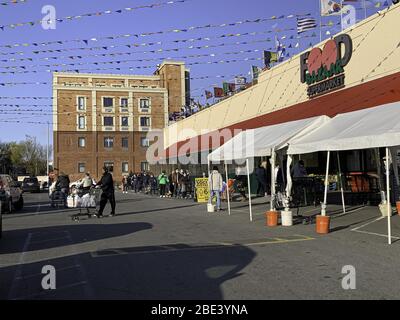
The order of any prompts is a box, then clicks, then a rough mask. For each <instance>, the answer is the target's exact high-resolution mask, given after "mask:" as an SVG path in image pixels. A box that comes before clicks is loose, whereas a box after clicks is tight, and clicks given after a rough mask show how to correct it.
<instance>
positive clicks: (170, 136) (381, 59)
mask: <svg viewBox="0 0 400 320" xmlns="http://www.w3.org/2000/svg"><path fill="white" fill-rule="evenodd" d="M398 21H400V5H395V6H392V7H390V8H388V9H385V10H384V11H382V12H379V13H377V14H375V15H373V16H371V17H369V18H368V19H366V20H363V21H361V22H360V23H358V24H357V25H355V26H353V27H351V28H350V29H349V30H345V31H344V32H343V33H342V34H338V35H337V36H335V37H333V38H332V39H330V40H326V41H324V42H322V43H320V44H319V45H317V46H316V47H314V48H310V49H309V50H307V51H306V52H303V53H301V54H299V55H297V56H294V57H292V58H290V59H289V60H288V61H285V62H284V63H281V64H279V65H277V66H275V67H273V68H272V69H270V70H267V71H264V72H262V73H261V74H260V76H259V79H258V83H257V84H255V85H253V86H251V87H250V88H248V89H246V90H245V91H242V92H240V93H237V94H235V95H234V96H232V97H230V98H228V99H225V100H223V101H221V102H220V103H217V104H215V105H213V106H211V107H209V108H207V109H205V110H203V111H201V112H199V113H197V114H195V115H193V116H191V117H189V118H187V119H185V120H182V121H180V122H178V123H175V124H173V125H171V126H169V127H168V128H166V129H165V130H164V147H165V152H164V154H163V155H162V156H161V157H160V158H161V159H164V160H166V161H167V162H169V163H172V165H169V166H166V165H161V166H157V168H158V169H160V168H163V169H165V170H170V169H171V168H172V167H188V168H189V169H190V170H191V171H192V172H193V173H194V174H195V175H201V173H202V172H206V171H207V160H206V159H207V155H208V153H209V152H210V151H212V150H214V149H216V148H217V147H219V146H220V145H221V144H223V143H224V142H226V141H227V140H229V139H230V138H231V137H232V136H234V135H236V134H237V133H238V132H240V131H241V130H246V129H252V128H259V127H263V126H268V125H274V124H279V123H285V122H289V121H295V120H301V119H307V118H311V117H315V116H320V115H326V116H328V117H334V116H336V115H337V114H340V113H346V112H351V111H356V110H361V109H365V108H371V107H376V106H379V105H383V104H387V103H391V102H396V101H400V39H399V38H398V37H396V36H394V35H395V34H394V33H393V31H394V30H397V29H398ZM389 34H390V35H392V36H390V37H388V36H387V35H389ZM381 152H383V150H381ZM189 156H190V161H189V162H191V163H190V164H189V165H187V164H185V165H182V164H181V163H187V162H188V161H187V159H188V157H189ZM299 157H301V159H302V160H304V161H305V163H306V167H307V170H308V173H309V174H314V175H323V174H324V167H325V157H326V155H325V154H324V153H314V154H309V155H302V156H299ZM382 157H383V153H381V154H380V153H379V150H363V151H345V152H340V161H341V165H342V168H341V169H342V172H344V173H345V175H346V177H347V190H348V191H349V192H353V193H362V192H364V193H372V192H375V191H376V190H377V186H378V184H379V177H378V175H377V174H378V171H379V170H378V167H379V165H380V164H379V162H380V159H381V158H382ZM179 158H180V159H179ZM185 159H186V161H185ZM182 160H184V161H182ZM194 160H195V161H194ZM263 160H264V161H265V160H266V158H257V159H255V164H257V163H258V162H260V161H263ZM332 172H335V168H334V167H333V168H332ZM334 182H335V175H332V185H333V187H334Z"/></svg>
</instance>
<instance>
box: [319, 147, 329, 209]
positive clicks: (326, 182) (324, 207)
mask: <svg viewBox="0 0 400 320" xmlns="http://www.w3.org/2000/svg"><path fill="white" fill-rule="evenodd" d="M330 158H331V152H330V151H328V156H327V158H326V174H325V192H324V203H323V204H322V210H321V214H322V215H323V216H326V204H327V199H328V185H329V182H328V176H329V161H330Z"/></svg>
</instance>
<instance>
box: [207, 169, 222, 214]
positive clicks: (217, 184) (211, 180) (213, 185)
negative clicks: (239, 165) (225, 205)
mask: <svg viewBox="0 0 400 320" xmlns="http://www.w3.org/2000/svg"><path fill="white" fill-rule="evenodd" d="M208 186H209V189H210V199H209V200H208V203H209V204H211V203H212V199H213V198H214V195H215V196H217V211H221V210H222V209H221V192H222V188H223V180H222V176H221V174H220V173H219V172H218V167H214V168H213V171H212V172H211V174H210V176H209V177H208Z"/></svg>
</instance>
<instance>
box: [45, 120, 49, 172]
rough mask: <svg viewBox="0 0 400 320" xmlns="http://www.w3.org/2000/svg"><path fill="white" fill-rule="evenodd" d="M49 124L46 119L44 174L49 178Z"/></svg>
mask: <svg viewBox="0 0 400 320" xmlns="http://www.w3.org/2000/svg"><path fill="white" fill-rule="evenodd" d="M49 132H50V125H49V122H48V121H47V160H46V175H47V179H48V178H49V143H50V133H49Z"/></svg>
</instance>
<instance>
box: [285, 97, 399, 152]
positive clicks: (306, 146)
mask: <svg viewBox="0 0 400 320" xmlns="http://www.w3.org/2000/svg"><path fill="white" fill-rule="evenodd" d="M288 145H289V148H288V151H287V153H288V154H305V153H312V152H317V151H340V150H359V149H370V148H379V147H393V146H398V145H400V102H395V103H391V104H387V105H383V106H379V107H374V108H369V109H364V110H360V111H355V112H350V113H343V114H340V115H337V116H336V117H335V118H333V119H331V120H330V121H328V122H327V123H325V124H324V125H323V126H321V127H320V128H319V129H318V130H315V131H313V132H310V133H309V134H306V135H296V136H294V137H293V138H292V139H290V141H289V142H288Z"/></svg>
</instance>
